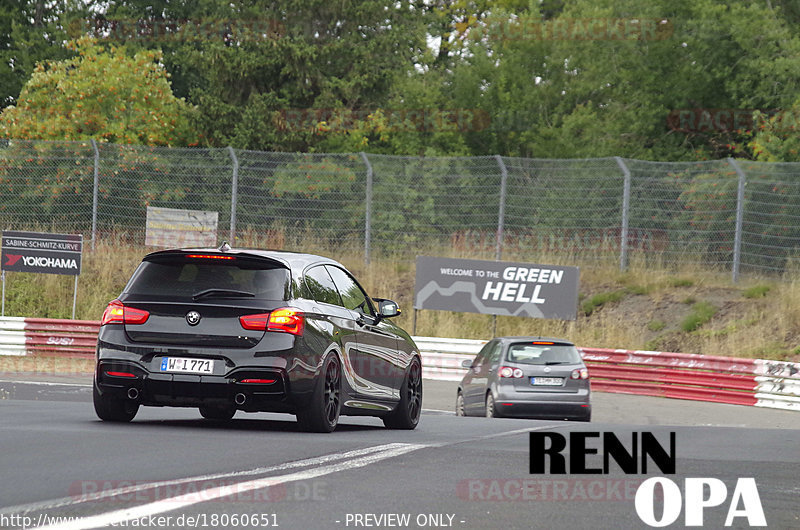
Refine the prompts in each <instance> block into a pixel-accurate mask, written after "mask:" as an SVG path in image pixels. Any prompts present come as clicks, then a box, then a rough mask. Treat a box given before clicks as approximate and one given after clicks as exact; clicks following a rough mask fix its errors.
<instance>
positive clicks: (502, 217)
mask: <svg viewBox="0 0 800 530" xmlns="http://www.w3.org/2000/svg"><path fill="white" fill-rule="evenodd" d="M494 158H495V160H497V165H498V166H500V206H499V208H498V211H497V246H496V247H495V251H494V259H495V260H497V261H500V259H501V258H502V257H503V238H504V237H505V236H504V233H503V232H504V226H505V224H506V186H507V183H508V169H507V168H506V164H505V162H503V157H502V156H500V155H494Z"/></svg>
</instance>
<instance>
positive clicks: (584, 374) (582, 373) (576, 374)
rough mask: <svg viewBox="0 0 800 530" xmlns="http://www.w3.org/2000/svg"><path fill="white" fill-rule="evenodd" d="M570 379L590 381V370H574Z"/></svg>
mask: <svg viewBox="0 0 800 530" xmlns="http://www.w3.org/2000/svg"><path fill="white" fill-rule="evenodd" d="M570 377H571V378H572V379H589V370H587V369H586V368H580V369H576V370H573V371H572V374H571V375H570Z"/></svg>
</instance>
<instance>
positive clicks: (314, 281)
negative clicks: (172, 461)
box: [94, 244, 422, 432]
mask: <svg viewBox="0 0 800 530" xmlns="http://www.w3.org/2000/svg"><path fill="white" fill-rule="evenodd" d="M399 314H400V310H399V309H398V306H397V304H395V303H394V302H392V301H390V300H385V299H380V298H372V299H371V298H370V297H368V296H367V294H366V293H365V292H364V289H363V288H362V287H361V286H360V285H359V284H358V282H357V281H356V280H355V279H354V278H353V276H352V275H351V274H350V273H349V272H348V271H347V270H346V269H345V268H344V267H343V266H342V265H341V264H339V263H337V262H336V261H333V260H331V259H327V258H324V257H320V256H315V255H311V254H298V253H291V252H277V251H261V250H243V249H242V250H240V249H230V247H228V246H227V245H224V244H223V246H222V247H220V248H219V249H189V250H164V251H159V252H153V253H151V254H148V255H147V256H145V257H144V259H143V260H142V263H141V264H140V265H139V267H138V268H137V269H136V271H135V272H134V273H133V276H132V277H131V279H130V281H129V282H128V284H127V285H126V287H125V289H124V290H123V292H122V294H121V295H120V296H119V298H118V299H116V300H114V301H112V302H111V303H110V304H109V305H108V307H107V308H106V310H105V312H104V313H103V318H102V323H101V327H100V334H99V337H98V343H97V367H96V370H95V377H94V408H95V411H96V413H97V416H98V417H100V418H101V419H103V420H107V421H122V422H124V421H130V420H132V419H133V418H134V416H136V413H137V411H138V409H139V407H140V406H171V407H197V408H199V410H200V414H201V415H202V416H203V417H205V418H208V419H214V420H228V419H231V418H232V417H233V416H234V414H235V413H236V411H238V410H241V411H244V412H286V413H289V414H294V415H296V416H297V420H298V422H299V423H300V425H301V427H302V428H303V429H305V430H308V431H316V432H331V431H333V430H334V429H335V428H336V425H337V423H338V421H339V416H340V415H362V416H363V415H366V416H378V417H380V418H382V419H383V422H384V424H385V425H386V426H387V427H389V428H395V429H413V428H415V427H416V426H417V423H418V422H419V417H420V411H421V408H422V365H421V362H420V357H419V350H418V348H417V347H416V345H415V344H414V342H413V341H412V340H411V337H410V336H409V335H408V334H407V333H406V332H405V331H403V330H402V329H401V328H399V327H398V326H396V325H394V324H393V323H392V322H391V321H390V320H389V319H390V318H391V317H394V316H397V315H399Z"/></svg>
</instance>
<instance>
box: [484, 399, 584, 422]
mask: <svg viewBox="0 0 800 530" xmlns="http://www.w3.org/2000/svg"><path fill="white" fill-rule="evenodd" d="M495 407H496V409H497V413H496V415H498V416H503V417H509V418H537V419H564V418H570V419H587V418H589V417H591V414H592V405H591V404H589V403H584V404H582V403H559V402H554V401H545V402H530V401H517V402H514V401H498V402H496V404H495Z"/></svg>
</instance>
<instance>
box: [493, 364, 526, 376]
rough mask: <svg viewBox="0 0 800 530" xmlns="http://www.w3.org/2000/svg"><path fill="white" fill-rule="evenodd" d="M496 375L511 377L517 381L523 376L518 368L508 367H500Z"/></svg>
mask: <svg viewBox="0 0 800 530" xmlns="http://www.w3.org/2000/svg"><path fill="white" fill-rule="evenodd" d="M497 374H498V375H499V376H500V377H511V378H514V379H519V378H520V377H522V376H523V375H524V374H523V373H522V370H521V369H520V368H512V367H510V366H501V367H500V370H498V371H497Z"/></svg>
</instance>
